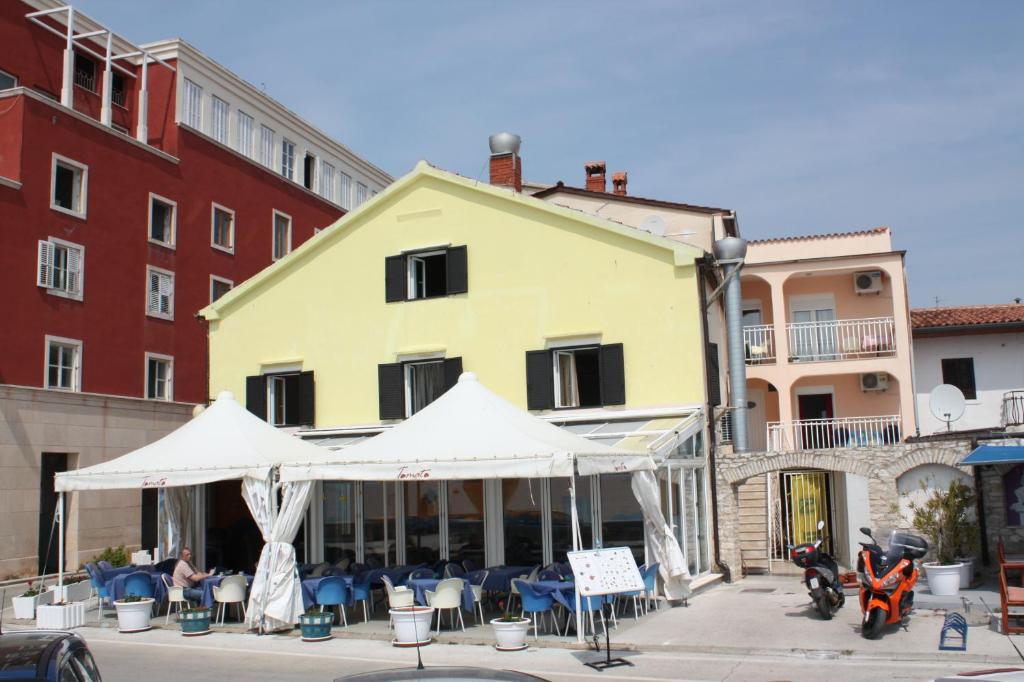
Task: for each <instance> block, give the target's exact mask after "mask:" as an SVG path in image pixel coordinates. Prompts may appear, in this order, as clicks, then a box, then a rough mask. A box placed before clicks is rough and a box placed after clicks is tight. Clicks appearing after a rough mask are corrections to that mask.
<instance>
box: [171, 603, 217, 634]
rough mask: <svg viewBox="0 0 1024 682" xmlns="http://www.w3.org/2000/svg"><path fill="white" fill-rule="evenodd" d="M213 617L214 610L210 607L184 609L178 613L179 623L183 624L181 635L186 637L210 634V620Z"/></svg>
mask: <svg viewBox="0 0 1024 682" xmlns="http://www.w3.org/2000/svg"><path fill="white" fill-rule="evenodd" d="M212 616H213V609H211V608H210V607H208V606H197V607H195V608H190V609H184V610H183V611H181V612H180V613H178V622H179V623H181V634H183V635H185V636H186V637H192V636H195V635H206V634H209V632H210V618H211V617H212Z"/></svg>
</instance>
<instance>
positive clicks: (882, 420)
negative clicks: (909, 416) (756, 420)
mask: <svg viewBox="0 0 1024 682" xmlns="http://www.w3.org/2000/svg"><path fill="white" fill-rule="evenodd" d="M767 429H768V443H767V444H768V451H769V452H792V451H796V450H830V449H834V448H864V447H872V446H877V445H895V444H896V443H899V442H900V440H901V434H900V418H899V416H898V415H886V416H880V417H836V418H833V419H798V420H796V421H793V422H768V426H767Z"/></svg>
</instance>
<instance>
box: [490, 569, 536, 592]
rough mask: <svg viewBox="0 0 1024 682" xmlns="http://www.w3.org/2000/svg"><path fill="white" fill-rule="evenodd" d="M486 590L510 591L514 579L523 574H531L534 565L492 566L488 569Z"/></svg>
mask: <svg viewBox="0 0 1024 682" xmlns="http://www.w3.org/2000/svg"><path fill="white" fill-rule="evenodd" d="M485 570H486V571H487V573H488V574H487V580H485V581H484V590H486V591H487V592H510V591H511V590H512V581H513V580H514V579H516V578H518V577H519V576H521V575H529V574H530V571H532V570H533V566H491V567H489V568H487V569H485Z"/></svg>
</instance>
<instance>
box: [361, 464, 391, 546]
mask: <svg viewBox="0 0 1024 682" xmlns="http://www.w3.org/2000/svg"><path fill="white" fill-rule="evenodd" d="M395 485H397V484H395V483H383V482H380V481H365V482H363V543H364V546H365V549H364V557H365V560H366V562H367V563H370V564H373V563H379V564H380V565H381V566H393V565H395V563H397V562H396V560H395V551H396V549H397V547H398V544H397V540H396V539H395Z"/></svg>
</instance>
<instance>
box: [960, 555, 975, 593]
mask: <svg viewBox="0 0 1024 682" xmlns="http://www.w3.org/2000/svg"><path fill="white" fill-rule="evenodd" d="M956 560H957V561H959V562H960V563H962V564H963V566H961V567H960V589H961V590H966V589H967V588H969V587H970V586H971V581H973V580H974V559H972V558H970V557H957V558H956Z"/></svg>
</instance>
